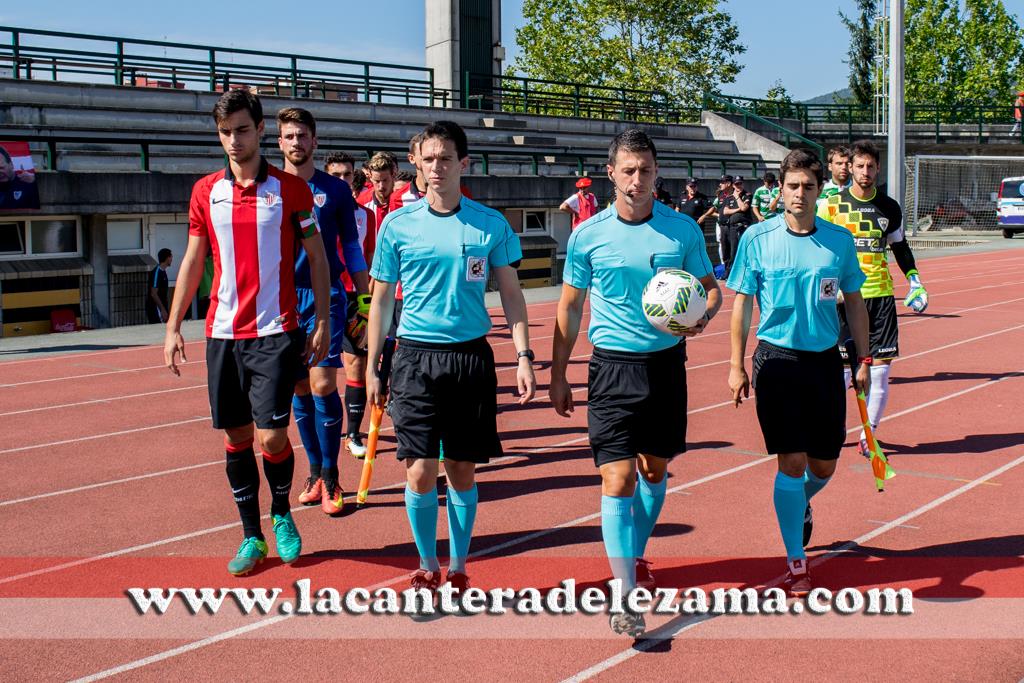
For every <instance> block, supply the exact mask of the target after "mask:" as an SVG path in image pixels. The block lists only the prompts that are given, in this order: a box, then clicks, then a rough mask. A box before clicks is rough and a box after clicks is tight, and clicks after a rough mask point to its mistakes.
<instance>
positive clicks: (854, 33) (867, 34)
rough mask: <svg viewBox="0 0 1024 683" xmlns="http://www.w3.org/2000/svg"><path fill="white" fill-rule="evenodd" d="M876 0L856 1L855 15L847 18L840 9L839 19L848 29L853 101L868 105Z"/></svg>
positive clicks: (870, 92) (872, 62)
mask: <svg viewBox="0 0 1024 683" xmlns="http://www.w3.org/2000/svg"><path fill="white" fill-rule="evenodd" d="M876 14H877V8H876V2H875V0H857V16H856V17H854V18H852V19H851V18H850V17H848V16H846V15H845V14H843V12H842V10H840V11H839V19H840V20H841V21H842V22H843V25H844V26H846V28H847V30H848V31H849V32H850V50H849V52H847V55H848V56H849V60H848V61H847V62H846V63H847V64H849V65H850V92H851V95H850V97H851V99H852V103H853V104H862V105H867V104H871V100H872V98H873V97H874V78H873V73H872V72H873V70H874V59H875V33H874V32H875V15H876Z"/></svg>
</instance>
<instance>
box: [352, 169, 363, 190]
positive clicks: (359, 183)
mask: <svg viewBox="0 0 1024 683" xmlns="http://www.w3.org/2000/svg"><path fill="white" fill-rule="evenodd" d="M364 187H366V171H364V170H363V169H361V168H357V169H356V170H355V171H353V172H352V189H353V190H355V191H356V192H361V191H362V189H363V188H364Z"/></svg>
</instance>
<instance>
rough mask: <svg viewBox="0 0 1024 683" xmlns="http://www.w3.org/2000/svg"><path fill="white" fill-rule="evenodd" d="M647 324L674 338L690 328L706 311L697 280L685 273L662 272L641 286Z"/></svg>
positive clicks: (676, 271)
mask: <svg viewBox="0 0 1024 683" xmlns="http://www.w3.org/2000/svg"><path fill="white" fill-rule="evenodd" d="M642 302H643V308H644V315H645V316H646V317H647V321H648V322H649V323H651V325H653V326H654V327H655V328H657V329H659V330H661V331H662V332H668V333H669V334H674V335H676V336H678V335H681V334H682V333H683V332H684V331H685V330H687V329H688V328H691V327H693V326H694V325H696V324H697V323H698V322H700V319H701V318H703V317H704V313H705V312H706V311H707V310H708V295H707V292H705V291H704V285H702V284H701V283H700V280H698V279H697V278H695V277H694V276H693V275H690V274H689V273H687V272H686V271H685V270H663V271H661V272H659V273H658V274H657V275H655V276H654V277H652V278H651V279H650V281H649V282H648V283H647V286H646V287H644V293H643V297H642Z"/></svg>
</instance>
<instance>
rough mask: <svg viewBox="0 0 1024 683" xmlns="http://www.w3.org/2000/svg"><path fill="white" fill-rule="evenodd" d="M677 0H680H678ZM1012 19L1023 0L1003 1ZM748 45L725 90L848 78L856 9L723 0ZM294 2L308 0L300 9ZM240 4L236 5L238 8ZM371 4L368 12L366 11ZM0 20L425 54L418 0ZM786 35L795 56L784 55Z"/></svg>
mask: <svg viewBox="0 0 1024 683" xmlns="http://www.w3.org/2000/svg"><path fill="white" fill-rule="evenodd" d="M682 1H685V0H682ZM1005 4H1006V6H1007V9H1008V10H1009V11H1010V12H1012V13H1013V14H1015V15H1016V16H1017V17H1018V21H1020V17H1021V15H1022V14H1024V0H1005ZM723 5H724V6H725V8H726V9H727V11H729V12H730V13H732V14H733V16H734V17H735V21H736V24H737V26H738V28H739V30H740V39H741V41H742V42H743V43H744V44H745V45H747V52H746V53H745V54H743V55H742V56H741V58H740V61H741V63H742V64H743V65H744V68H743V70H742V71H741V72H740V75H739V77H738V78H737V81H736V83H733V84H731V85H727V86H725V87H724V88H723V91H724V92H726V93H729V94H735V95H744V96H748V97H760V96H763V95H764V94H765V91H766V90H767V89H768V88H769V87H770V86H771V84H772V83H773V82H774V81H775V80H776V79H781V80H782V82H783V84H784V85H785V86H786V88H787V89H788V90H789V92H790V93H791V94H792V95H793V96H794V98H795V99H798V100H803V99H808V98H811V97H815V96H817V95H821V94H823V93H826V92H830V91H832V90H836V89H838V88H843V87H846V82H847V75H848V68H847V65H846V64H844V63H843V59H844V58H845V57H846V50H847V47H848V44H849V35H848V33H847V32H846V29H845V28H844V27H843V25H842V24H841V23H840V20H839V16H838V14H837V9H842V10H843V11H844V12H847V13H848V14H852V13H853V12H854V0H838V1H835V0H834V1H832V2H828V1H823V0H780V1H777V2H765V1H764V0H728V1H727V2H724V3H723ZM301 7H310V8H315V9H311V10H309V11H308V12H302V11H301V10H300V8H301ZM243 8H244V10H243ZM521 8H522V0H502V42H503V43H504V44H505V45H506V48H507V49H508V56H509V58H510V59H511V58H512V57H513V56H514V55H515V52H516V50H517V49H518V48H517V46H516V45H515V27H516V26H518V25H521V23H522V17H521ZM371 12H373V13H374V16H370V13H371ZM0 24H2V25H6V26H19V27H24V28H43V29H50V30H57V31H79V32H83V33H97V34H102V35H121V36H124V37H128V38H149V39H155V40H170V41H181V42H193V43H203V44H210V45H218V46H219V45H224V46H226V47H238V48H242V47H244V48H250V49H261V50H271V51H280V52H300V53H305V54H317V55H323V56H330V57H340V58H348V59H363V60H370V61H383V62H394V63H402V64H410V65H422V64H423V63H424V49H423V42H424V0H373V1H372V2H366V1H365V0H359V1H358V2H354V1H352V0H335V1H334V2H322V1H320V0H313V2H305V3H296V4H295V5H291V4H290V3H282V2H279V1H278V2H269V1H268V0H249V1H248V2H246V3H237V2H236V3H227V2H222V3H218V2H209V0H204V1H200V0H175V1H174V2H165V3H140V2H138V0H132V1H128V0H102V2H100V3H99V4H98V5H97V4H96V3H85V2H81V1H80V0H75V1H72V0H36V1H34V2H5V3H4V7H3V8H2V9H0ZM794 44H801V45H803V46H805V47H804V48H803V49H802V51H801V52H800V53H799V55H792V54H791V55H788V56H787V55H786V54H785V50H786V49H787V48H791V47H792V46H793V45H794Z"/></svg>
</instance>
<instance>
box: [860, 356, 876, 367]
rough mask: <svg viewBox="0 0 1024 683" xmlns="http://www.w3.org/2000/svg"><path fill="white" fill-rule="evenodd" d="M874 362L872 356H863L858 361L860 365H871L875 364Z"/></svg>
mask: <svg viewBox="0 0 1024 683" xmlns="http://www.w3.org/2000/svg"><path fill="white" fill-rule="evenodd" d="M874 360H875V359H874V358H872V357H871V356H861V357H860V358H858V359H857V362H858V363H866V364H867V365H871V364H872V363H873V362H874Z"/></svg>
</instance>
